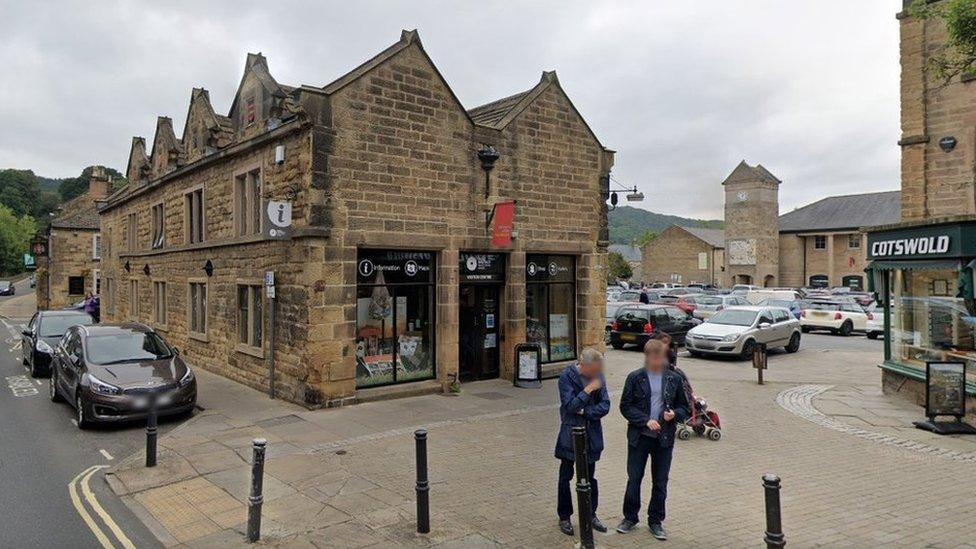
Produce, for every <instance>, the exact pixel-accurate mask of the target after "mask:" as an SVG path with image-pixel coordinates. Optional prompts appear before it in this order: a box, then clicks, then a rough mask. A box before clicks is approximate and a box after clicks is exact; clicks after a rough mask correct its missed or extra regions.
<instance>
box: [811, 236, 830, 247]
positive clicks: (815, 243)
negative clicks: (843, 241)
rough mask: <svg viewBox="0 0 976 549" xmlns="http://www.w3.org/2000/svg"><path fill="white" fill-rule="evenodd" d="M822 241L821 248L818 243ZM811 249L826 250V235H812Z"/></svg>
mask: <svg viewBox="0 0 976 549" xmlns="http://www.w3.org/2000/svg"><path fill="white" fill-rule="evenodd" d="M821 241H823V246H821V245H820V242H821ZM813 249H814V250H826V249H827V235H823V234H815V235H813Z"/></svg>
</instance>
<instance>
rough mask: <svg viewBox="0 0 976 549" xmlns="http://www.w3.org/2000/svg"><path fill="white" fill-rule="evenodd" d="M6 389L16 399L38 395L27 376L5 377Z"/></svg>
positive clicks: (38, 392)
mask: <svg viewBox="0 0 976 549" xmlns="http://www.w3.org/2000/svg"><path fill="white" fill-rule="evenodd" d="M6 379H7V388H9V389H10V392H11V393H13V395H14V396H15V397H17V398H23V397H28V396H35V395H37V394H40V391H38V390H37V387H34V383H33V382H31V380H30V378H28V377H27V376H7V377H6Z"/></svg>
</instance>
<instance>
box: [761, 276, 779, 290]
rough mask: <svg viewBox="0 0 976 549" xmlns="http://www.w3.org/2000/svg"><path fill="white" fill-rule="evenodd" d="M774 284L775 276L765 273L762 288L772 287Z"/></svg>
mask: <svg viewBox="0 0 976 549" xmlns="http://www.w3.org/2000/svg"><path fill="white" fill-rule="evenodd" d="M775 285H776V277H775V276H773V275H766V278H764V279H763V288H772V287H773V286H775Z"/></svg>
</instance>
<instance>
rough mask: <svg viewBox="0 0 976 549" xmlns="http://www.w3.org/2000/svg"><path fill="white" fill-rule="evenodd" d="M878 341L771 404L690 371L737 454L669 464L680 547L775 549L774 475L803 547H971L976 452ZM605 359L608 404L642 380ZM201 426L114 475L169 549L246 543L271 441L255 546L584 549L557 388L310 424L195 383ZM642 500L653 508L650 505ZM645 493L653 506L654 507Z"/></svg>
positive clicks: (338, 412) (750, 377)
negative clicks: (426, 508) (251, 491)
mask: <svg viewBox="0 0 976 549" xmlns="http://www.w3.org/2000/svg"><path fill="white" fill-rule="evenodd" d="M880 358H881V342H880V341H870V340H867V339H865V338H863V337H851V338H843V337H839V336H828V335H815V334H810V335H806V336H804V340H803V345H802V347H801V350H800V352H798V353H796V354H793V355H789V354H785V353H782V352H771V354H770V357H769V370H767V372H766V375H765V378H766V384H765V385H762V386H760V385H757V384H756V381H755V371H754V370H753V369H752V368H751V364H749V363H746V362H741V361H736V360H698V359H692V358H690V357H687V356H682V357H681V358H680V366H681V367H682V368H683V369H684V370H685V372H686V373H687V374H688V375H689V376H690V378H691V379H692V382H693V383H694V385H695V389H696V392H697V393H698V394H700V395H702V396H704V397H706V398H707V399H708V401H709V404H710V406H711V408H712V409H714V410H716V411H718V412H719V414H720V415H721V418H722V422H723V437H722V439H721V440H720V441H717V442H712V441H709V440H707V439H705V438H699V437H694V438H692V439H691V440H688V441H680V442H679V443H678V447H677V448H676V449H675V461H674V466H673V469H672V474H671V481H670V494H669V499H668V506H669V507H668V520H667V521H666V523H665V525H666V527H667V528H668V530H669V533H670V541H669V542H668V543H669V544H671V545H672V546H677V547H710V546H720V547H757V546H761V545H762V536H763V530H764V507H763V490H762V485H761V480H760V478H761V476H762V475H763V474H764V473H768V472H772V473H776V474H778V475H780V476H781V477H782V479H783V489H782V494H781V495H782V505H783V511H782V512H783V524H784V532H785V534H786V539H787V542H788V544H789V546H791V547H821V546H822V547H874V546H880V545H884V546H892V547H947V548H950V547H976V541H974V538H973V536H972V531H971V526H970V525H971V524H972V523H973V521H974V520H976V490H974V489H973V487H974V485H973V483H972V479H973V478H974V473H976V457H974V456H976V454H974V452H976V437H971V436H970V437H963V436H956V437H939V436H938V435H934V434H932V433H928V432H925V431H920V430H917V429H914V428H912V427H911V426H910V425H911V421H912V420H915V419H919V418H920V417H921V416H922V410H921V408H919V407H917V406H914V405H911V404H908V403H905V402H904V401H901V400H898V399H896V398H892V397H887V396H885V395H882V394H881V393H880V390H879V386H880V372H879V370H878V369H877V367H876V364H877V363H878V362H879V361H880ZM640 361H641V355H640V354H639V353H637V352H634V351H610V352H609V353H608V355H607V380H608V385H609V388H610V390H611V395H612V398H613V399H614V400H616V399H617V398H618V397H619V390H620V389H621V387H622V384H623V379H624V377H625V376H626V374H627V373H628V372H629V371H630V370H631V369H633V368H636V367H638V366H639V364H640ZM199 385H200V387H201V389H200V390H201V394H200V404H201V406H202V407H203V408H204V409H205V410H204V411H202V412H200V413H199V414H197V415H196V416H195V417H194V418H193V419H192V420H190V421H188V422H186V423H185V424H183V425H181V426H179V427H177V428H176V429H174V430H173V431H171V432H170V433H168V434H167V435H165V436H163V437H162V438H161V440H160V445H161V447H162V450H161V453H160V464H159V466H158V467H157V468H155V469H152V470H147V469H145V468H144V467H142V465H141V461H142V459H143V458H142V455H141V454H140V453H137V454H135V455H133V456H131V457H129V458H127V459H125V460H123V461H121V462H119V463H117V464H116V465H115V466H114V467H113V469H112V470H111V471H110V472H109V473H108V474H107V475H106V480H107V481H108V483H109V485H110V486H111V487H112V489H113V491H114V492H115V493H116V494H118V495H119V496H120V497H121V498H122V499H123V501H125V502H126V504H127V505H128V506H129V507H130V509H132V510H133V512H134V513H135V514H136V515H137V516H139V517H140V518H142V520H143V521H144V522H145V523H146V525H147V527H148V528H149V529H150V530H151V531H152V532H153V533H154V534H155V535H156V536H157V538H158V539H159V540H160V542H161V543H163V544H164V545H166V546H186V547H222V546H228V547H231V546H239V545H241V544H242V543H243V532H244V521H245V517H246V500H247V491H248V488H249V470H250V466H249V461H250V456H251V447H250V444H251V440H252V439H253V438H256V437H262V438H265V439H267V440H268V459H267V462H266V468H265V477H264V487H265V491H264V497H265V503H264V508H263V515H262V516H263V522H262V541H261V543H263V544H266V545H270V546H277V547H385V546H391V545H410V546H414V545H415V546H434V547H495V546H500V545H510V546H519V547H567V548H569V547H573V546H574V544H575V543H576V542H577V540H575V539H573V538H570V537H568V536H564V535H562V534H560V533H559V532H558V530H557V527H556V526H557V525H556V517H555V509H554V507H555V502H554V500H555V479H556V471H557V462H556V460H555V459H554V458H553V457H552V451H553V444H554V437H555V433H556V429H557V423H558V415H557V405H558V404H557V402H558V397H557V395H556V391H555V381H546V382H545V383H544V387H543V388H542V389H538V390H528V389H516V388H514V387H512V386H511V384H510V383H506V382H503V381H500V380H495V381H484V382H477V383H469V384H466V385H464V387H463V391H462V394H461V395H459V396H440V395H431V396H422V397H414V398H405V399H400V400H394V401H383V402H372V403H365V404H360V405H355V406H349V407H345V408H339V409H331V410H317V411H308V410H305V409H303V408H299V407H296V406H293V405H290V404H287V403H283V402H280V401H273V400H270V399H268V398H267V396H265V395H263V394H261V393H258V392H256V391H253V390H251V389H248V388H245V387H242V386H240V385H237V384H235V383H233V382H230V381H227V380H225V379H223V378H220V377H217V376H213V375H210V374H207V373H206V372H200V374H199ZM418 428H425V429H427V430H428V431H429V444H428V445H429V461H430V478H431V513H432V516H431V527H432V531H431V533H430V534H428V535H418V534H416V533H415V518H414V517H415V515H414V512H415V510H414V506H415V503H414V502H415V497H414V482H415V479H414V474H415V473H414V441H413V436H412V433H413V431H414V430H415V429H418ZM625 429H626V425H625V422H624V421H623V419H622V417H621V416H620V414H619V413H618V412H617V410H616V408H614V409H613V410H612V412H611V414H610V415H609V416H608V417H607V418H606V420H605V421H604V430H605V439H606V441H607V449H606V451H605V452H604V454H603V459H602V460H601V461H600V463H599V465H598V467H597V475H596V476H597V478H598V479H599V481H600V492H601V502H600V507H599V515H600V516H601V518H602V519H603V520H604V522H605V523H607V524H609V525H611V526H612V525H615V524H616V523H617V522H618V521H619V520H620V518H621V502H622V498H623V490H624V486H625V483H626V473H625V458H626V442H625ZM647 484H649V483H648V482H645V490H647V489H649V486H646V485H647ZM646 497H647V494H646V493H645V499H646ZM597 543H598V545H602V546H608V547H617V546H619V547H631V546H647V545H648V544H650V543H655V542H654V540H652V539H651V538H650V536H649V534H648V533H647V531H646V530H638V531H635V532H633V533H631V534H628V535H621V534H616V533H612V532H611V533H608V534H597Z"/></svg>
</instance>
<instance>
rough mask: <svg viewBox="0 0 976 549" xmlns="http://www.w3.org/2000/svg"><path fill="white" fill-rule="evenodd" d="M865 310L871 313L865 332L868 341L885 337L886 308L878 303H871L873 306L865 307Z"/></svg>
mask: <svg viewBox="0 0 976 549" xmlns="http://www.w3.org/2000/svg"><path fill="white" fill-rule="evenodd" d="M865 310H866V311H867V312H868V313H869V316H868V327H867V329H866V330H865V332H866V333H867V336H868V339H878V338H879V337H883V336H884V322H885V310H884V307H882V306H881V305H878V303H877V302H874V303H871V305H869V306H867V307H865Z"/></svg>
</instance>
